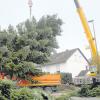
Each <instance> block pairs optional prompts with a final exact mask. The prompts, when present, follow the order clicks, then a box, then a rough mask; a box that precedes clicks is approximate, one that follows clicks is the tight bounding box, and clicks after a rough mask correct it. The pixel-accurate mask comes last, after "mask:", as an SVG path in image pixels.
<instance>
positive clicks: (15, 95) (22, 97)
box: [11, 88, 54, 100]
mask: <svg viewBox="0 0 100 100" xmlns="http://www.w3.org/2000/svg"><path fill="white" fill-rule="evenodd" d="M11 100H54V99H53V98H52V97H51V96H50V95H49V94H47V93H45V92H44V91H42V90H40V89H29V88H20V89H15V90H13V91H12V93H11Z"/></svg>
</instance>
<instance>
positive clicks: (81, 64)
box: [66, 50, 88, 77]
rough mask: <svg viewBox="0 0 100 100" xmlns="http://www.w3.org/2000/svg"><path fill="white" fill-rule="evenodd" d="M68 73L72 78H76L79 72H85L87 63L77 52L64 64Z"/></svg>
mask: <svg viewBox="0 0 100 100" xmlns="http://www.w3.org/2000/svg"><path fill="white" fill-rule="evenodd" d="M66 66H67V70H68V72H70V73H72V76H73V77H75V76H77V75H78V74H79V73H80V71H82V70H85V69H86V66H88V63H87V61H86V60H85V58H84V57H83V56H82V55H81V53H80V52H79V51H78V50H77V51H76V52H75V53H74V54H73V55H72V56H71V57H70V59H69V60H68V61H67V62H66Z"/></svg>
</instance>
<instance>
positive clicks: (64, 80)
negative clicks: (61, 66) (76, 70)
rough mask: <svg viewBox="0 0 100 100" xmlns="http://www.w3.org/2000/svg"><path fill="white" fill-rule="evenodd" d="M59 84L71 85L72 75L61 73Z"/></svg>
mask: <svg viewBox="0 0 100 100" xmlns="http://www.w3.org/2000/svg"><path fill="white" fill-rule="evenodd" d="M61 82H62V84H66V83H69V84H70V83H72V74H71V73H61Z"/></svg>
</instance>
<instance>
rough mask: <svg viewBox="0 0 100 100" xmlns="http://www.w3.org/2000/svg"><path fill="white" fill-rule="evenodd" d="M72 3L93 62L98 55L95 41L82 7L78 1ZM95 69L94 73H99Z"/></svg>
mask: <svg viewBox="0 0 100 100" xmlns="http://www.w3.org/2000/svg"><path fill="white" fill-rule="evenodd" d="M74 2H75V5H76V8H77V12H78V14H79V17H80V20H81V23H82V25H83V28H84V31H85V34H86V38H87V40H88V43H89V46H90V49H91V54H92V60H94V59H96V57H97V55H98V53H97V48H96V44H95V41H94V39H93V36H92V33H91V30H90V27H89V25H88V21H87V19H86V17H85V14H84V12H83V9H82V7H81V6H80V4H79V1H78V0H74ZM95 66H96V65H95ZM92 67H93V66H92ZM92 67H91V66H90V69H92ZM96 69H97V70H96V72H97V73H99V72H100V71H99V68H98V67H97V66H96ZM90 76H92V73H91V75H90ZM94 76H96V73H95V75H94Z"/></svg>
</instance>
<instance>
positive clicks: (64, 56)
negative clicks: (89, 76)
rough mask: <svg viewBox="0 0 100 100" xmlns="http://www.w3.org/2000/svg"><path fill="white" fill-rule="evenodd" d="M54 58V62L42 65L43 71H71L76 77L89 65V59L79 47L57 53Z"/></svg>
mask: <svg viewBox="0 0 100 100" xmlns="http://www.w3.org/2000/svg"><path fill="white" fill-rule="evenodd" d="M57 55H58V56H57ZM60 57H61V58H60ZM52 58H53V57H52ZM52 60H53V61H52V62H49V63H48V64H45V65H44V67H42V69H43V71H45V72H50V73H55V72H57V71H60V72H70V73H72V75H73V77H75V76H77V75H78V74H79V72H80V71H81V70H84V69H85V67H86V65H88V60H87V59H86V57H85V56H84V55H83V53H82V52H81V51H80V50H79V49H73V50H70V51H65V52H62V53H59V54H56V55H54V58H53V59H52Z"/></svg>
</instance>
